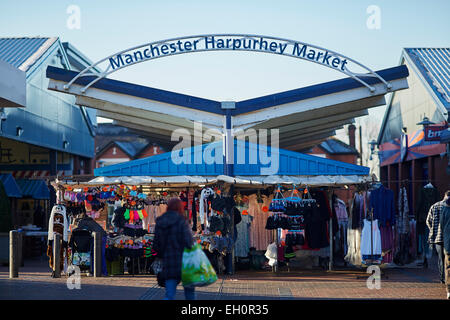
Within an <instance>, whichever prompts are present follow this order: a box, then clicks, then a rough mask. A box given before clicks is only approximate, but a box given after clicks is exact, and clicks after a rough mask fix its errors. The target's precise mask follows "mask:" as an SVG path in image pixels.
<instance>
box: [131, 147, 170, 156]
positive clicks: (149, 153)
mask: <svg viewBox="0 0 450 320" xmlns="http://www.w3.org/2000/svg"><path fill="white" fill-rule="evenodd" d="M155 151H156V153H155ZM164 152H165V151H164V150H162V149H161V148H160V147H159V146H156V145H155V146H153V145H149V146H148V147H147V148H145V150H144V151H142V152H141V153H140V154H139V156H138V157H137V158H138V159H142V158H147V157H151V156H154V155H155V154H160V153H164Z"/></svg>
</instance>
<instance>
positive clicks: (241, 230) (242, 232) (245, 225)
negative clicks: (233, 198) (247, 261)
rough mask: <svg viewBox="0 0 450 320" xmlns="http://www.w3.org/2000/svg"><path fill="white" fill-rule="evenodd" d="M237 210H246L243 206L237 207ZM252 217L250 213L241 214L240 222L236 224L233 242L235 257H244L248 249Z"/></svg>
mask: <svg viewBox="0 0 450 320" xmlns="http://www.w3.org/2000/svg"><path fill="white" fill-rule="evenodd" d="M237 208H238V209H239V211H241V212H242V211H243V210H246V208H245V207H237ZM252 220H253V217H252V216H250V215H248V214H247V215H242V216H241V222H239V223H238V224H237V225H236V231H237V238H236V243H235V252H234V253H235V255H236V257H242V258H245V257H247V256H248V254H249V251H250V235H249V233H250V226H251V223H252Z"/></svg>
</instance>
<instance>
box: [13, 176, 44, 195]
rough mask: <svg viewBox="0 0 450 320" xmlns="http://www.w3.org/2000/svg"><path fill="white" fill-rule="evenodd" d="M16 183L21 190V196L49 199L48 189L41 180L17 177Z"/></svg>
mask: <svg viewBox="0 0 450 320" xmlns="http://www.w3.org/2000/svg"><path fill="white" fill-rule="evenodd" d="M17 185H18V186H19V188H20V190H21V191H22V196H23V197H30V198H33V199H36V200H49V199H50V191H49V190H48V187H47V185H46V183H45V181H43V180H28V179H18V180H17Z"/></svg>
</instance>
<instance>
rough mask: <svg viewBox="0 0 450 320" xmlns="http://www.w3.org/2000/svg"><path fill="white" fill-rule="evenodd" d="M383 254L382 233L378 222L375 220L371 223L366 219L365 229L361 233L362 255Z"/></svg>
mask: <svg viewBox="0 0 450 320" xmlns="http://www.w3.org/2000/svg"><path fill="white" fill-rule="evenodd" d="M371 229H372V233H371ZM371 240H372V241H371ZM381 253H382V250H381V233H380V229H379V228H378V220H376V219H375V220H373V221H372V222H371V221H369V220H367V219H364V227H363V230H362V233H361V255H362V256H377V255H379V256H381Z"/></svg>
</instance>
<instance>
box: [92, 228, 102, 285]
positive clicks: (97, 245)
mask: <svg viewBox="0 0 450 320" xmlns="http://www.w3.org/2000/svg"><path fill="white" fill-rule="evenodd" d="M101 270H102V235H101V233H100V232H94V277H96V278H97V277H101Z"/></svg>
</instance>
